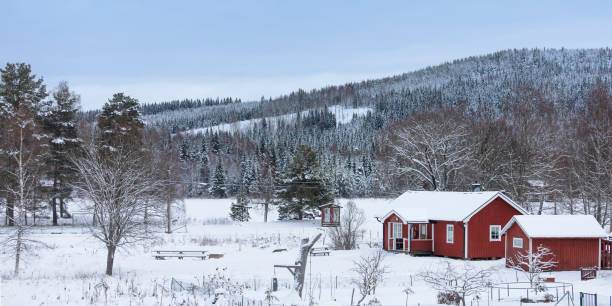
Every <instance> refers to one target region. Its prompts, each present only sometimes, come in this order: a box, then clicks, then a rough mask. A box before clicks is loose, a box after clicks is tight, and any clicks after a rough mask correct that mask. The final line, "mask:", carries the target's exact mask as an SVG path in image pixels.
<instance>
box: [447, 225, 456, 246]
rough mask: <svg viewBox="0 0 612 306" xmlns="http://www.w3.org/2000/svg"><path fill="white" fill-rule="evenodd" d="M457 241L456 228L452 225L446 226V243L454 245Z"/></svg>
mask: <svg viewBox="0 0 612 306" xmlns="http://www.w3.org/2000/svg"><path fill="white" fill-rule="evenodd" d="M454 239H455V227H454V226H453V225H452V224H447V225H446V243H453V241H454Z"/></svg>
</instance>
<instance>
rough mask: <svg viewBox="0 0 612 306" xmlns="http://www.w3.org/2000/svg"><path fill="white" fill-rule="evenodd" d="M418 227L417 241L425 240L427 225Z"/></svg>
mask: <svg viewBox="0 0 612 306" xmlns="http://www.w3.org/2000/svg"><path fill="white" fill-rule="evenodd" d="M419 227H420V228H419V239H427V224H421V225H420V226H419Z"/></svg>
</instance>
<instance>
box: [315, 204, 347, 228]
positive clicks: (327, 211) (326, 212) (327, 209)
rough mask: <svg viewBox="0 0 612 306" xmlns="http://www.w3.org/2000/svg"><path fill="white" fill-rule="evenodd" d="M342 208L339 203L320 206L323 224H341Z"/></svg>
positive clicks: (326, 225)
mask: <svg viewBox="0 0 612 306" xmlns="http://www.w3.org/2000/svg"><path fill="white" fill-rule="evenodd" d="M340 208H342V207H341V206H340V205H337V204H325V205H321V206H319V209H321V226H323V227H336V226H340Z"/></svg>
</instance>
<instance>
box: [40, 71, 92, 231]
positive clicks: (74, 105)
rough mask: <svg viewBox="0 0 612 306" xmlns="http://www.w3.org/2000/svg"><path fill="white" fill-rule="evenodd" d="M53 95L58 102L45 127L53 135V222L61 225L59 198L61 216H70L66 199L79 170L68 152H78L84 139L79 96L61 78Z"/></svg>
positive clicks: (51, 154)
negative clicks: (79, 121) (78, 114)
mask: <svg viewBox="0 0 612 306" xmlns="http://www.w3.org/2000/svg"><path fill="white" fill-rule="evenodd" d="M53 99H54V101H55V105H54V106H53V107H52V110H51V114H50V116H49V117H48V120H47V124H46V129H47V130H48V131H49V133H50V138H51V141H50V146H49V149H50V156H49V162H50V163H51V167H50V169H48V171H49V176H50V178H51V180H52V181H53V187H52V188H53V189H52V195H51V208H52V212H53V225H58V223H57V218H58V214H57V204H58V203H57V202H58V201H59V208H60V209H59V210H60V216H61V217H70V214H69V213H68V212H67V211H66V207H65V200H66V199H67V198H69V197H70V194H71V193H72V188H71V187H70V182H71V181H72V180H74V178H75V176H76V172H75V170H74V167H72V164H71V162H70V160H69V155H70V154H74V153H77V151H78V150H79V149H80V147H81V145H82V142H83V141H82V140H81V139H80V138H79V137H78V130H77V126H76V118H75V115H76V112H77V110H78V104H79V99H80V97H79V96H78V95H76V94H75V93H74V92H71V91H70V88H69V87H68V84H67V83H66V82H61V83H60V84H59V86H58V88H57V90H56V91H55V92H54V93H53Z"/></svg>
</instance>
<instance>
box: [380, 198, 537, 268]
mask: <svg viewBox="0 0 612 306" xmlns="http://www.w3.org/2000/svg"><path fill="white" fill-rule="evenodd" d="M526 213H527V212H526V211H525V210H524V209H523V208H521V207H520V206H519V205H518V204H516V203H514V201H512V200H511V199H510V198H508V197H507V196H506V195H504V194H503V193H501V192H498V191H483V192H445V191H408V192H406V193H404V194H402V195H401V196H399V197H398V198H397V199H395V200H393V201H392V202H391V203H390V207H389V211H388V213H387V214H386V215H385V216H384V217H383V218H382V220H383V237H384V238H383V239H384V241H383V249H385V250H388V251H396V252H409V253H411V254H415V255H439V256H447V257H457V258H501V257H503V256H504V242H503V241H502V239H501V238H502V237H501V230H502V227H503V225H505V224H506V223H508V221H509V220H510V219H511V218H512V216H514V215H521V214H526Z"/></svg>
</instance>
